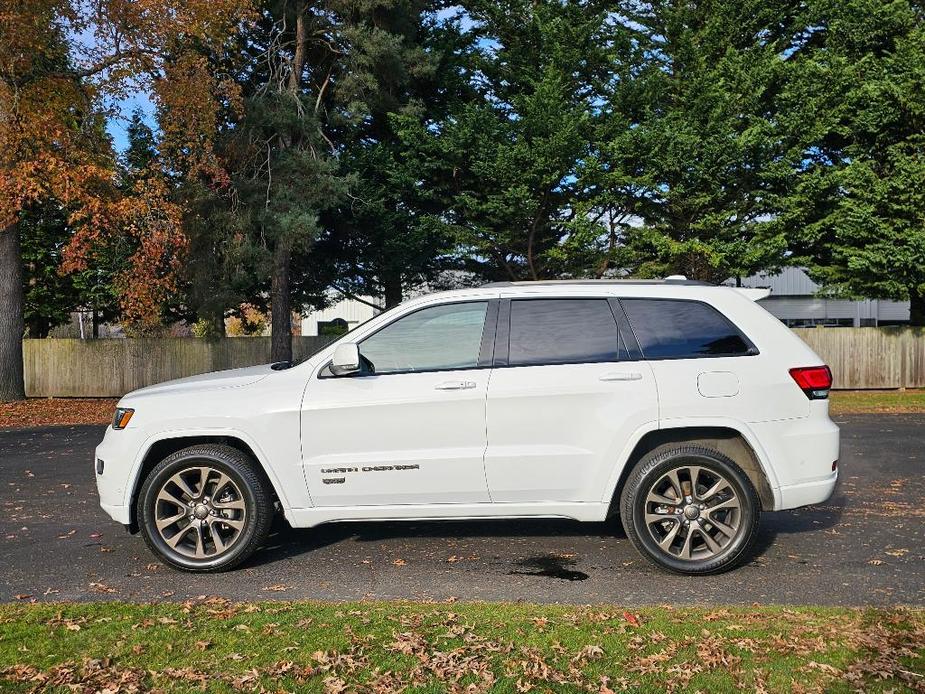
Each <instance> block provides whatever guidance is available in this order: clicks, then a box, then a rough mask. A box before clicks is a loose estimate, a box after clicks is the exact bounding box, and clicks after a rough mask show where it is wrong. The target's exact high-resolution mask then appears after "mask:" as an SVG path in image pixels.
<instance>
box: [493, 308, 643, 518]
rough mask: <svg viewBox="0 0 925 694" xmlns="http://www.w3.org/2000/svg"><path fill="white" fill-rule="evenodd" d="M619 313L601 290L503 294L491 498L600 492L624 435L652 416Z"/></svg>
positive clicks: (593, 496) (590, 498) (594, 498)
mask: <svg viewBox="0 0 925 694" xmlns="http://www.w3.org/2000/svg"><path fill="white" fill-rule="evenodd" d="M618 319H619V323H621V324H622V323H625V318H624V317H623V314H622V312H621V311H620V309H619V304H618V302H617V301H616V300H608V299H607V298H601V297H593V296H586V297H581V296H568V297H552V298H551V297H545V296H544V297H539V296H537V297H533V298H521V297H513V296H512V297H511V298H509V299H505V298H503V299H502V302H501V307H500V312H499V317H498V331H497V340H496V343H495V360H494V366H495V368H494V369H493V371H492V376H491V382H490V384H489V388H488V401H487V409H486V415H487V423H488V448H487V449H486V454H485V474H486V478H487V480H488V488H489V492H490V494H491V499H492V501H493V502H542V501H548V502H557V501H561V502H575V501H587V502H599V501H600V500H601V496H602V494H603V490H604V488H605V485H606V483H607V481H608V479H609V477H610V476H611V473H612V471H613V469H614V466H615V465H616V464H617V460H618V458H619V455H620V453H621V451H622V449H623V447H624V446H625V444H626V442H627V441H628V439H629V437H630V436H631V435H632V433H633V432H634V431H636V430H637V429H638V428H639V427H641V426H643V425H645V424H646V423H649V422H652V421H657V419H658V397H657V393H656V388H655V379H654V377H653V375H652V371H651V369H650V368H649V365H648V364H646V363H645V362H643V361H640V360H637V359H634V358H633V357H634V356H635V355H634V354H633V352H632V351H631V350H630V349H628V348H627V343H626V341H625V340H624V339H623V336H621V330H620V327H619V325H618ZM631 344H633V346H635V344H634V343H631Z"/></svg>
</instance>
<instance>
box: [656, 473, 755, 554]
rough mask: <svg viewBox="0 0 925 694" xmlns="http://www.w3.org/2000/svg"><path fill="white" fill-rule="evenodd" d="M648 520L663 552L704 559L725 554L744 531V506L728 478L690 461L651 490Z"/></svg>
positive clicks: (659, 481) (668, 474)
mask: <svg viewBox="0 0 925 694" xmlns="http://www.w3.org/2000/svg"><path fill="white" fill-rule="evenodd" d="M644 520H645V526H646V529H647V531H648V533H649V534H650V535H651V537H652V539H653V540H655V543H656V544H657V545H658V546H659V547H660V548H661V550H662V551H663V552H665V553H667V554H668V555H670V556H672V557H673V558H675V559H681V560H685V561H701V560H705V559H713V558H714V557H716V556H718V555H720V554H722V553H723V552H724V550H725V549H726V548H727V547H728V546H730V544H731V543H732V542H733V540H734V539H735V538H736V536H737V535H738V534H739V532H740V530H741V526H742V523H741V521H742V505H741V500H740V499H739V495H738V493H737V491H736V488H735V487H734V486H733V485H732V484H731V483H730V481H729V480H728V479H726V477H724V476H723V475H721V474H719V473H717V472H715V471H714V470H712V469H710V468H707V467H703V466H699V465H684V466H679V467H676V468H673V469H671V470H669V471H668V472H666V473H665V474H663V475H662V476H661V477H659V478H658V480H656V482H655V483H654V484H653V485H652V486H651V487H650V488H649V490H648V493H647V494H646V498H645V511H644Z"/></svg>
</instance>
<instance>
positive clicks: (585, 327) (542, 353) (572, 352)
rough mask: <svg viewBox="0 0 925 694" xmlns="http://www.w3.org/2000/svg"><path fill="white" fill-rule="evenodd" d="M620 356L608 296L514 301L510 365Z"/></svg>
mask: <svg viewBox="0 0 925 694" xmlns="http://www.w3.org/2000/svg"><path fill="white" fill-rule="evenodd" d="M619 358H620V335H619V332H618V331H617V324H616V321H615V320H614V317H613V312H612V311H611V310H610V305H609V304H608V303H607V300H606V299H521V300H513V301H511V334H510V352H509V355H508V364H509V365H510V366H531V365H537V364H580V363H586V362H599V361H618V360H619Z"/></svg>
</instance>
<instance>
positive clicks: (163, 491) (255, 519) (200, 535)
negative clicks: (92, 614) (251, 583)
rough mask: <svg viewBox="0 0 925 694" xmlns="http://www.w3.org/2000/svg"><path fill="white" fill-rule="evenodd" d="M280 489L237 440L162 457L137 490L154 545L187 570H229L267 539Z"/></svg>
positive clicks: (145, 529)
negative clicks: (275, 494)
mask: <svg viewBox="0 0 925 694" xmlns="http://www.w3.org/2000/svg"><path fill="white" fill-rule="evenodd" d="M273 515H274V508H273V496H272V493H271V490H270V489H269V485H268V484H267V483H266V481H265V479H264V477H263V476H262V475H261V474H260V473H259V472H258V470H257V469H256V467H255V465H254V463H253V461H252V460H251V459H250V458H249V457H248V456H246V455H245V454H244V453H242V452H241V451H239V450H237V449H235V448H231V447H230V446H223V445H215V444H205V445H198V446H191V447H190V448H185V449H183V450H181V451H177V452H176V453H174V454H172V455H170V456H168V457H167V458H165V459H164V460H162V461H161V462H160V463H158V464H157V465H156V466H155V467H154V469H153V470H152V471H151V473H150V474H149V475H148V477H147V478H146V479H145V481H144V484H143V485H142V487H141V491H140V493H139V495H138V519H139V526H140V528H141V532H142V535H143V536H144V539H145V542H146V543H147V544H148V546H149V547H150V548H151V549H152V550H153V551H154V553H155V554H157V555H158V556H159V557H160V558H161V559H163V560H164V561H165V562H166V563H167V564H170V565H171V566H173V567H175V568H178V569H183V570H185V571H195V572H215V571H225V570H227V569H231V568H233V567H234V566H237V565H238V564H240V563H241V562H242V561H244V560H245V559H247V558H248V557H249V556H250V555H251V554H253V552H254V551H255V550H256V549H257V548H258V547H259V546H260V545H261V544H262V543H263V541H264V540H265V539H266V537H267V534H268V533H269V531H270V526H271V524H272V522H273Z"/></svg>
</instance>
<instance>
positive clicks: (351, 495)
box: [302, 301, 497, 506]
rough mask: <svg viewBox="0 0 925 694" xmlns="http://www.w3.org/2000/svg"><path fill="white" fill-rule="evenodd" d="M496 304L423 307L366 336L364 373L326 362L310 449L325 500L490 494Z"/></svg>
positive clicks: (306, 409) (311, 471)
mask: <svg viewBox="0 0 925 694" xmlns="http://www.w3.org/2000/svg"><path fill="white" fill-rule="evenodd" d="M489 308H491V309H492V310H491V311H490V310H489ZM496 314H497V305H496V303H493V302H489V301H468V302H460V303H451V304H437V305H432V306H428V307H425V308H421V309H417V310H414V311H412V312H410V313H406V314H404V315H402V316H400V317H398V318H397V319H396V320H394V321H392V322H391V323H388V324H387V325H385V327H383V328H381V329H380V330H378V331H377V332H375V333H373V334H372V335H370V336H368V337H366V338H365V339H363V340H362V341H361V342H360V343H359V351H360V354H361V356H362V357H363V360H364V363H365V367H364V370H363V372H362V373H360V374H357V375H352V376H343V377H335V376H333V375H331V373H330V370H329V369H327V367H324V368H323V369H321V371H320V373H318V374H316V375H314V376H313V377H312V381H311V383H310V384H309V386H308V388H307V390H306V393H305V398H304V403H303V406H302V408H303V409H302V456H303V463H304V465H305V471H306V478H307V482H308V485H309V490H310V492H311V496H312V501H313V503H314V504H315V505H316V506H360V505H391V504H437V503H477V502H484V501H488V500H489V496H488V489H487V486H486V483H485V473H484V468H483V462H482V461H483V456H484V453H485V445H486V434H485V397H486V393H487V389H488V379H489V374H490V372H491V369H490V358H491V357H490V355H491V348H492V340H493V337H494V317H495V316H496ZM489 317H490V318H489ZM486 323H488V324H490V327H489V328H486Z"/></svg>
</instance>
